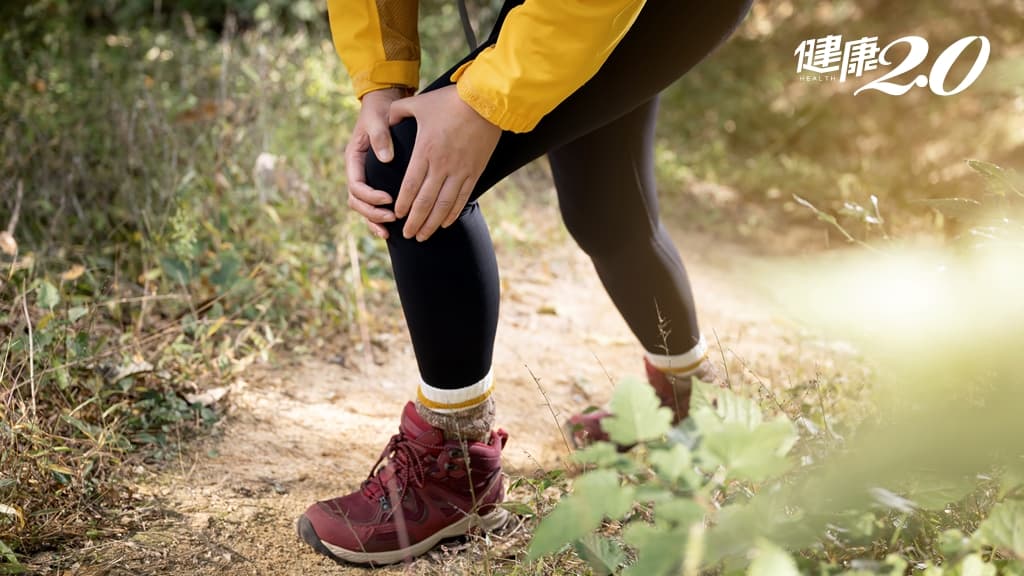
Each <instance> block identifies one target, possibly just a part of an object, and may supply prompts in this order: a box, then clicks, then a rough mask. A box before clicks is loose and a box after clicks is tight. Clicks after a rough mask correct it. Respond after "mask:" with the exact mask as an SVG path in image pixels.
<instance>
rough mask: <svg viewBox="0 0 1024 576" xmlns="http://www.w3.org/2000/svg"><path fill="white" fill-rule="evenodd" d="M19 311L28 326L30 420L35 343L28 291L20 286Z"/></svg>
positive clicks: (34, 391) (33, 413) (34, 410)
mask: <svg viewBox="0 0 1024 576" xmlns="http://www.w3.org/2000/svg"><path fill="white" fill-rule="evenodd" d="M21 309H22V311H23V312H24V313H25V324H26V325H27V326H28V381H29V389H30V390H31V391H32V419H33V420H34V419H35V418H36V358H35V354H36V351H35V343H34V337H33V336H32V318H30V317H29V315H28V291H27V290H25V287H24V285H23V286H22V292H21Z"/></svg>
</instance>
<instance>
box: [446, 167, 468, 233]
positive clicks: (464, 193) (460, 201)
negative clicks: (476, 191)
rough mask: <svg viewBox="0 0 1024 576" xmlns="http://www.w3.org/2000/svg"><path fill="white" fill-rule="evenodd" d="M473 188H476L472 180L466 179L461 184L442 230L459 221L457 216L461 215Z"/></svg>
mask: <svg viewBox="0 0 1024 576" xmlns="http://www.w3.org/2000/svg"><path fill="white" fill-rule="evenodd" d="M473 188H476V179H474V178H467V179H466V181H465V182H463V183H462V189H461V190H459V197H458V198H456V199H455V205H454V206H452V209H451V212H449V213H448V217H447V218H445V219H444V224H442V225H441V227H442V228H447V227H449V226H451V225H452V224H455V221H456V220H458V219H459V216H461V215H462V209H463V208H465V207H466V202H469V196H470V194H472V193H473Z"/></svg>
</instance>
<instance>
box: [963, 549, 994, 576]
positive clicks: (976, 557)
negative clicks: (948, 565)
mask: <svg viewBox="0 0 1024 576" xmlns="http://www.w3.org/2000/svg"><path fill="white" fill-rule="evenodd" d="M960 576H996V567H995V566H993V565H991V564H986V563H985V561H984V560H982V558H981V554H970V555H968V556H966V557H964V559H963V560H961V561H960Z"/></svg>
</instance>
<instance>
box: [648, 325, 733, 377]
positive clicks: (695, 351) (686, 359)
mask: <svg viewBox="0 0 1024 576" xmlns="http://www.w3.org/2000/svg"><path fill="white" fill-rule="evenodd" d="M709 353H710V350H709V349H708V344H707V341H706V340H704V336H703V335H702V336H701V337H700V338H699V339H698V340H697V344H695V345H694V346H693V348H690V349H689V350H687V351H686V352H683V353H682V354H655V353H653V352H647V353H646V357H647V361H648V362H649V363H650V364H651V365H652V366H654V367H655V368H657V369H658V370H659V371H661V372H662V373H664V374H666V375H667V376H669V377H670V378H669V380H670V381H671V382H672V384H673V386H675V387H677V388H680V389H686V390H689V388H690V378H691V377H694V376H695V377H697V378H698V379H700V380H701V381H702V382H708V383H717V381H718V378H719V376H718V370H717V369H716V368H715V365H714V364H713V363H712V362H711V360H710V359H708V355H709Z"/></svg>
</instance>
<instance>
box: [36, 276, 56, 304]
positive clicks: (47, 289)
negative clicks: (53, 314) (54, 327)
mask: <svg viewBox="0 0 1024 576" xmlns="http://www.w3.org/2000/svg"><path fill="white" fill-rule="evenodd" d="M57 304H60V292H58V291H57V287H56V286H54V285H53V284H52V283H50V281H49V280H43V281H42V282H40V283H39V286H38V287H37V288H36V306H39V307H40V308H46V309H47V310H53V307H54V306H56V305H57Z"/></svg>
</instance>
